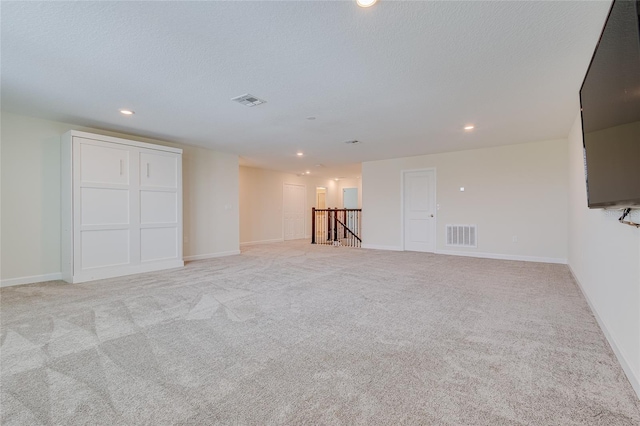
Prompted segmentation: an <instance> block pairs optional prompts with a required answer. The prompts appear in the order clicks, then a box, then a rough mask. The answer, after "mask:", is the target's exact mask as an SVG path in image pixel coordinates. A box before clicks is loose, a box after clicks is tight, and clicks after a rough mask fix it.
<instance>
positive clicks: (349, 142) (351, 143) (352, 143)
mask: <svg viewBox="0 0 640 426" xmlns="http://www.w3.org/2000/svg"><path fill="white" fill-rule="evenodd" d="M344 143H346V144H347V145H357V144H359V143H362V142H360V141H359V140H357V139H354V140H351V141H344Z"/></svg>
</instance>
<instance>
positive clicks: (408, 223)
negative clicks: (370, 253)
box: [402, 170, 436, 252]
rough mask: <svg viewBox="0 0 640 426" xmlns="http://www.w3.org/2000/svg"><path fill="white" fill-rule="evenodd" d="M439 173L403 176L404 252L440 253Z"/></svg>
mask: <svg viewBox="0 0 640 426" xmlns="http://www.w3.org/2000/svg"><path fill="white" fill-rule="evenodd" d="M435 180H436V179H435V170H418V171H407V172H403V189H402V190H403V212H404V213H403V215H404V218H403V219H404V226H403V228H404V249H405V250H408V251H423V252H434V251H435V249H436V239H435V235H436V232H435V230H436V218H435V215H436V208H435V206H436V188H435Z"/></svg>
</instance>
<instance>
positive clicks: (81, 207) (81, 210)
mask: <svg viewBox="0 0 640 426" xmlns="http://www.w3.org/2000/svg"><path fill="white" fill-rule="evenodd" d="M75 144H76V147H77V148H76V150H75V151H74V155H75V156H76V160H75V161H76V164H78V165H79V167H76V168H75V170H74V173H75V175H76V176H75V179H74V191H75V193H76V194H78V197H77V200H78V202H76V203H75V204H74V209H75V211H76V217H78V218H79V220H78V221H77V223H76V229H75V233H74V238H75V244H76V247H77V248H78V250H77V251H76V252H75V261H74V264H75V272H76V273H80V272H82V271H86V270H92V269H95V268H104V267H111V266H116V265H129V264H130V263H132V261H133V260H134V259H133V258H132V253H131V252H130V250H129V247H130V242H131V238H132V235H131V220H132V218H131V215H130V204H131V198H132V191H133V190H135V182H132V179H131V170H130V165H131V160H132V151H131V149H130V147H128V146H125V145H116V144H108V143H105V142H100V141H95V140H91V139H83V138H76V141H75Z"/></svg>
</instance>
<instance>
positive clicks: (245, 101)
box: [231, 93, 267, 107]
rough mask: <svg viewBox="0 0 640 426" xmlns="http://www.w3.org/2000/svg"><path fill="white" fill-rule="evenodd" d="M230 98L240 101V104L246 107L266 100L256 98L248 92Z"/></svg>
mask: <svg viewBox="0 0 640 426" xmlns="http://www.w3.org/2000/svg"><path fill="white" fill-rule="evenodd" d="M231 100H232V101H236V102H238V103H241V104H242V105H246V106H248V107H254V106H256V105H260V104H264V103H267V101H265V100H262V99H260V98H257V97H255V96H253V95H250V94H248V93H247V94H245V95H242V96H237V97H235V98H232V99H231Z"/></svg>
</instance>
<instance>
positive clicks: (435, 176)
mask: <svg viewBox="0 0 640 426" xmlns="http://www.w3.org/2000/svg"><path fill="white" fill-rule="evenodd" d="M431 171H432V172H433V192H434V193H433V200H434V203H435V205H436V214H435V217H434V218H433V219H434V220H433V228H434V229H433V246H434V250H433V252H434V253H435V252H437V250H438V200H437V195H438V192H437V190H436V188H437V183H438V174H437V172H436V168H435V167H425V168H423V169H406V170H400V223H401V224H402V226H400V233H401V241H402V244H401V247H402V251H406V250H405V248H404V176H405V174H407V173H411V172H431ZM283 232H284V230H283Z"/></svg>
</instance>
